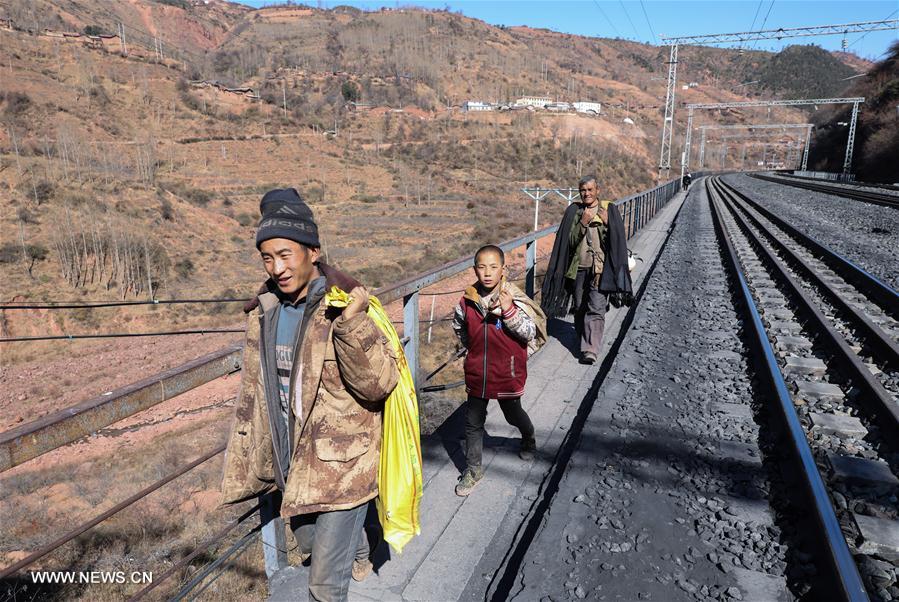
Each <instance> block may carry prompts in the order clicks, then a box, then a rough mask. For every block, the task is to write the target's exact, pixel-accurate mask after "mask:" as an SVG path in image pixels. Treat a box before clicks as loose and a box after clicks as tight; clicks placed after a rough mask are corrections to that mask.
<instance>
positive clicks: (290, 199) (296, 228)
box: [256, 188, 321, 249]
mask: <svg viewBox="0 0 899 602" xmlns="http://www.w3.org/2000/svg"><path fill="white" fill-rule="evenodd" d="M259 213H260V214H261V215H262V218H261V219H260V220H259V225H258V226H257V227H256V248H257V249H258V248H259V245H261V244H262V243H263V242H264V241H266V240H269V239H271V238H286V239H288V240H292V241H294V242H298V243H300V244H301V245H306V246H308V247H320V246H321V244H320V243H319V242H318V226H317V225H316V224H315V218H314V217H313V215H312V209H310V208H309V205H307V204H306V203H305V202H304V201H303V199H302V198H301V197H300V195H299V193H298V192H297V191H296V190H295V189H293V188H276V189H275V190H269V191H268V192H266V193H265V195H263V197H262V201H261V202H260V203H259Z"/></svg>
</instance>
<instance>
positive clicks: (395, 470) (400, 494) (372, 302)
mask: <svg viewBox="0 0 899 602" xmlns="http://www.w3.org/2000/svg"><path fill="white" fill-rule="evenodd" d="M349 302H350V296H349V294H347V293H346V292H344V291H342V290H340V289H339V288H337V287H336V286H334V287H331V290H330V291H328V293H327V294H326V295H325V303H327V304H328V305H329V306H331V307H346V306H347V305H348V304H349ZM367 313H368V317H370V318H371V319H372V320H373V321H374V323H375V324H377V325H378V328H380V329H381V332H383V333H384V335H385V336H387V339H388V341H389V343H390V345H391V346H392V347H393V351H394V352H395V354H396V357H397V368H398V369H399V373H400V376H399V381H398V382H397V385H396V388H395V389H394V390H393V393H391V394H390V396H389V397H388V398H387V400H386V401H385V402H384V414H383V417H382V421H381V422H382V427H381V461H380V465H379V466H378V499H377V501H376V505H377V507H378V519H379V520H380V522H381V528H382V529H383V530H384V539H385V540H386V541H387V543H389V544H390V546H391V547H392V548H393V549H394V550H395V551H396V552H397V553H402V551H403V548H404V547H405V546H406V544H407V543H409V541H410V540H411V539H412V538H413V537H414V536H416V535H419V534H421V523H420V521H419V516H418V508H419V505H420V504H421V494H422V490H423V488H424V482H423V480H422V476H421V435H420V432H419V426H418V398H417V396H416V395H415V382H414V381H413V379H412V372H411V371H410V370H409V365H408V364H407V363H406V354H405V353H404V352H403V344H402V343H401V342H400V337H399V335H397V333H396V329H394V327H393V324H391V322H390V318H389V317H388V316H387V312H385V311H384V308H383V307H382V306H381V302H380V301H378V299H377V297H374V296H372V297H369V303H368V312H367Z"/></svg>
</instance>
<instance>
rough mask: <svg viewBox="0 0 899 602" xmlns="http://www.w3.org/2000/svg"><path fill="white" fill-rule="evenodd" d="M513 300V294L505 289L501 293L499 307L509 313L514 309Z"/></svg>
mask: <svg viewBox="0 0 899 602" xmlns="http://www.w3.org/2000/svg"><path fill="white" fill-rule="evenodd" d="M512 304H513V299H512V293H510V292H509V291H507V290H505V289H503V290H501V291H500V292H499V306H500V307H502V308H503V311H509V310H510V309H512Z"/></svg>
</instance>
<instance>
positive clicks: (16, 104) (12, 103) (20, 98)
mask: <svg viewBox="0 0 899 602" xmlns="http://www.w3.org/2000/svg"><path fill="white" fill-rule="evenodd" d="M4 100H5V101H6V107H4V109H3V112H4V113H5V114H6V115H8V116H10V117H19V116H21V115H22V114H23V113H24V112H25V111H27V110H28V108H29V107H30V106H31V105H32V102H31V97H30V96H28V95H27V94H25V93H24V92H7V93H6V94H4Z"/></svg>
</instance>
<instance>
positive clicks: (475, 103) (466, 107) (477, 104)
mask: <svg viewBox="0 0 899 602" xmlns="http://www.w3.org/2000/svg"><path fill="white" fill-rule="evenodd" d="M462 110H463V111H492V110H493V105H492V104H490V103H489V102H481V101H480V100H468V101H466V102H465V103H464V104H463V105H462Z"/></svg>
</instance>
